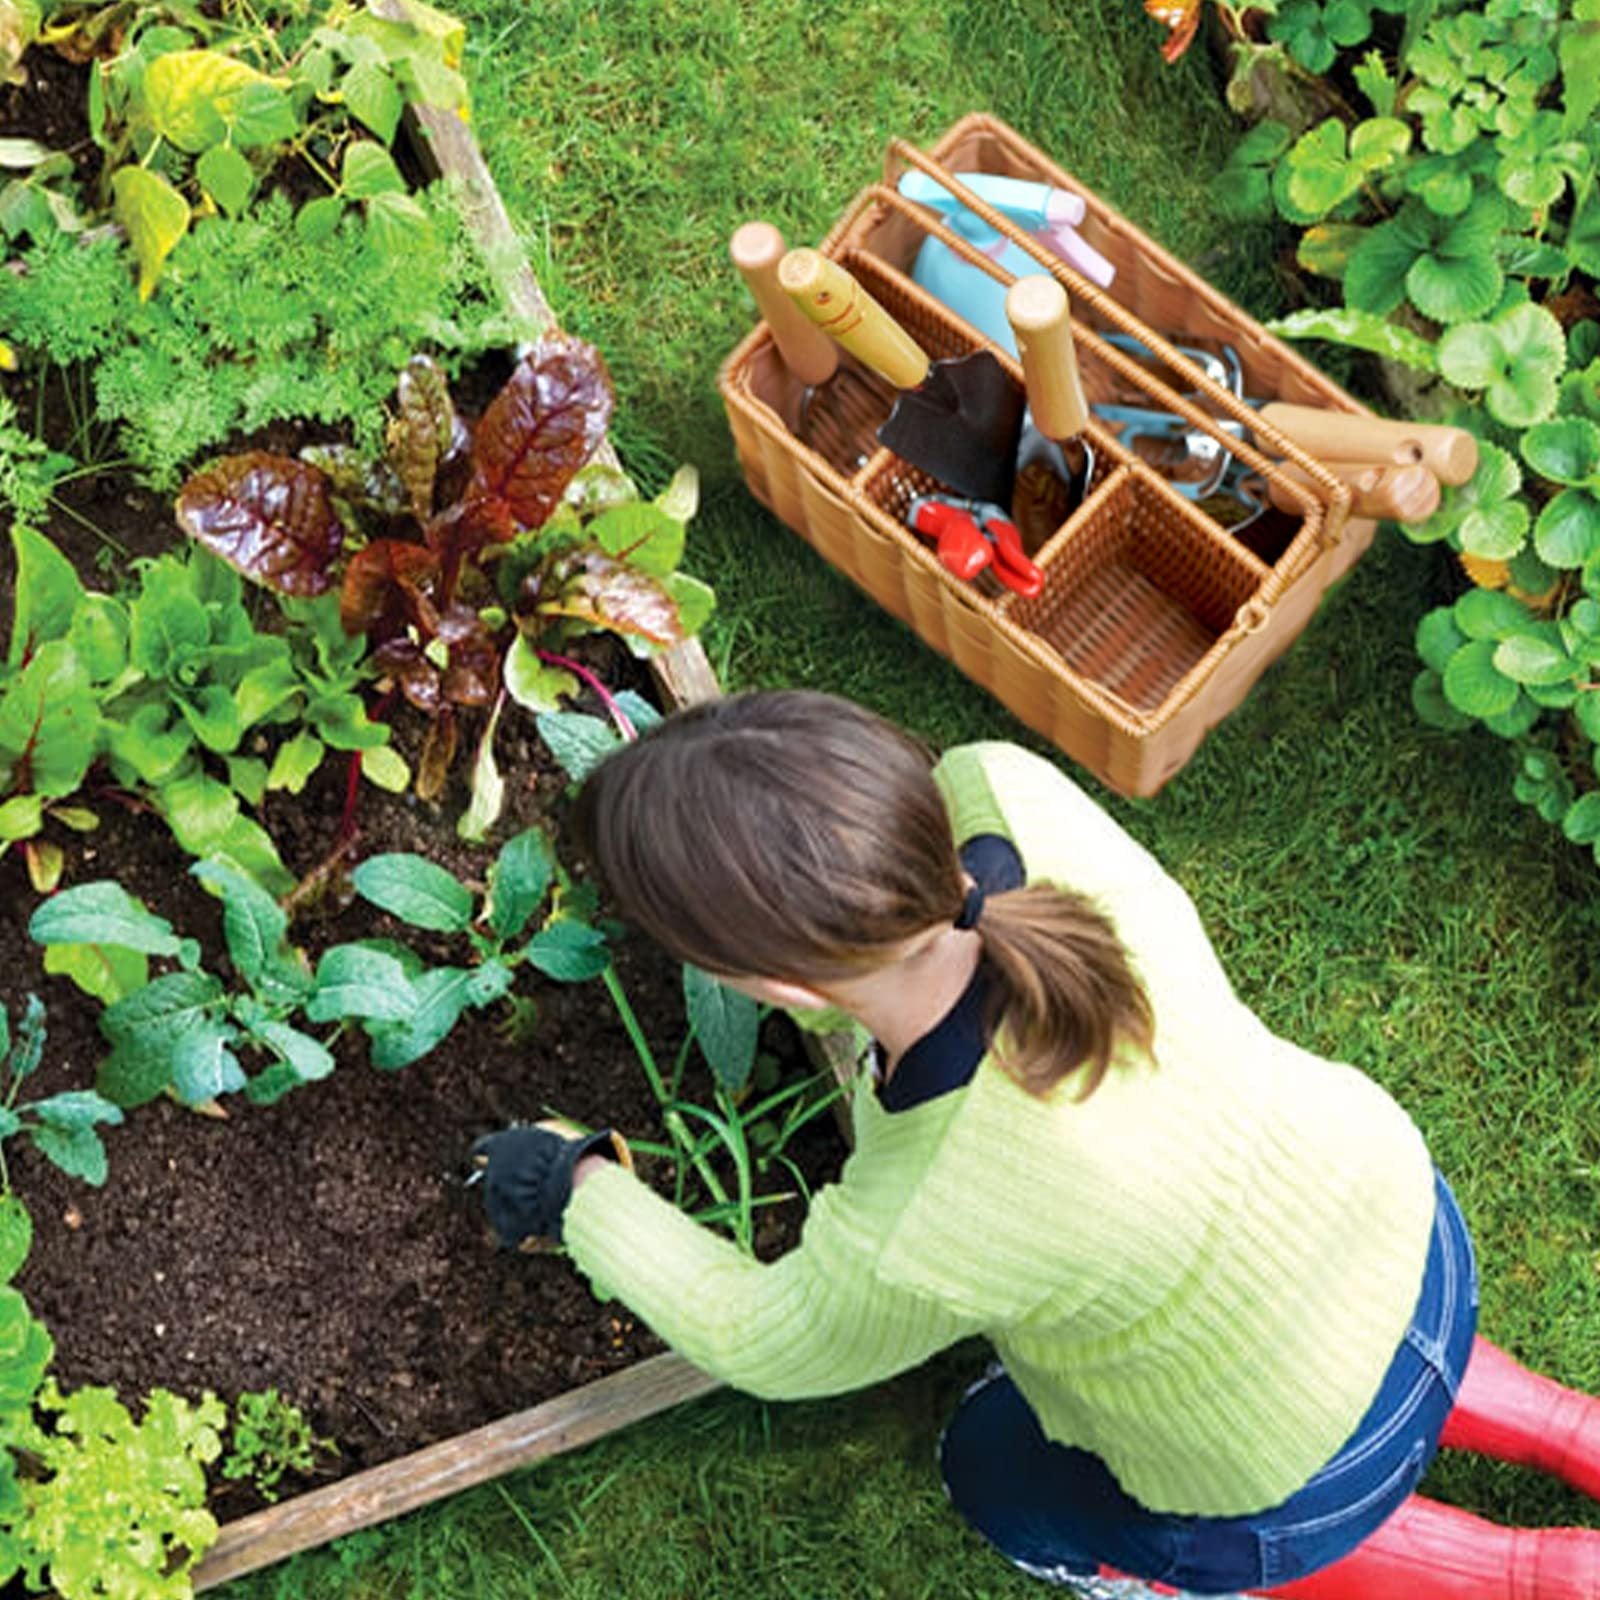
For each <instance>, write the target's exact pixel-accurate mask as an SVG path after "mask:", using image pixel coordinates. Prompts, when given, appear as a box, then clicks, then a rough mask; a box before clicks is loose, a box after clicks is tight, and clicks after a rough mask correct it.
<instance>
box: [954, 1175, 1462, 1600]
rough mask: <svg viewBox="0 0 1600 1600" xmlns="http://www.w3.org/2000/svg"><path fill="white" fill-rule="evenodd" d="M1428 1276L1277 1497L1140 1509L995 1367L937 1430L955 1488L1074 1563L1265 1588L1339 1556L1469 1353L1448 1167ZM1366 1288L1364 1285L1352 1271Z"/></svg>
mask: <svg viewBox="0 0 1600 1600" xmlns="http://www.w3.org/2000/svg"><path fill="white" fill-rule="evenodd" d="M1436 1182H1437V1193H1438V1205H1437V1209H1436V1211H1435V1216H1434V1228H1433V1239H1432V1242H1431V1244H1430V1246H1429V1249H1428V1264H1427V1269H1426V1271H1425V1273H1424V1275H1423V1282H1422V1292H1421V1294H1420V1296H1419V1297H1418V1300H1417V1308H1416V1311H1415V1313H1414V1314H1413V1316H1412V1319H1411V1326H1410V1327H1409V1328H1407V1330H1406V1333H1405V1337H1404V1338H1403V1339H1402V1340H1401V1342H1400V1348H1399V1350H1398V1351H1397V1352H1396V1354H1395V1358H1394V1360H1393V1362H1392V1363H1391V1364H1390V1366H1389V1370H1388V1372H1387V1374H1386V1375H1385V1377H1384V1380H1383V1385H1382V1387H1381V1388H1380V1389H1379V1391H1378V1397H1377V1399H1375V1400H1374V1401H1373V1402H1372V1404H1371V1406H1370V1407H1368V1409H1367V1413H1366V1415H1365V1416H1364V1417H1362V1419H1361V1421H1360V1423H1359V1424H1358V1425H1357V1427H1356V1430H1355V1432H1354V1433H1353V1434H1351V1436H1350V1438H1349V1439H1348V1440H1347V1441H1346V1442H1345V1444H1344V1446H1343V1447H1342V1448H1341V1449H1340V1450H1339V1452H1338V1454H1337V1455H1335V1456H1334V1458H1333V1459H1332V1460H1331V1461H1330V1462H1329V1463H1328V1464H1327V1465H1326V1466H1325V1467H1323V1468H1322V1470H1321V1471H1320V1472H1318V1473H1317V1474H1316V1475H1315V1476H1314V1477H1313V1478H1312V1479H1311V1480H1310V1481H1309V1482H1308V1483H1306V1484H1305V1485H1304V1487H1302V1488H1301V1489H1298V1490H1297V1491H1296V1492H1295V1493H1294V1494H1292V1495H1291V1496H1290V1497H1289V1498H1288V1499H1287V1500H1285V1501H1284V1502H1283V1503H1282V1505H1278V1506H1274V1507H1272V1508H1271V1509H1270V1510H1267V1511H1260V1512H1256V1513H1253V1514H1252V1515H1249V1516H1243V1517H1190V1516H1177V1515H1172V1514H1168V1513H1163V1512H1156V1511H1149V1510H1146V1509H1145V1507H1143V1506H1141V1505H1140V1504H1139V1503H1138V1502H1137V1501H1136V1500H1134V1499H1133V1498H1132V1497H1131V1496H1130V1495H1129V1494H1128V1493H1127V1492H1126V1491H1125V1490H1124V1489H1123V1488H1122V1487H1121V1486H1120V1485H1119V1484H1118V1483H1117V1481H1116V1479H1115V1478H1113V1477H1112V1476H1111V1473H1110V1471H1109V1470H1108V1469H1107V1468H1106V1466H1105V1464H1104V1463H1103V1462H1102V1461H1101V1460H1100V1459H1099V1458H1098V1457H1097V1456H1094V1455H1091V1454H1090V1453H1089V1452H1088V1451H1086V1450H1076V1449H1069V1448H1068V1447H1066V1446H1064V1445H1059V1444H1053V1443H1051V1441H1050V1440H1048V1439H1046V1438H1045V1436H1044V1433H1043V1431H1042V1430H1041V1429H1040V1427H1039V1423H1038V1421H1037V1419H1036V1418H1035V1417H1034V1414H1033V1412H1032V1411H1031V1410H1030V1409H1029V1407H1028V1404H1027V1402H1026V1401H1025V1400H1024V1399H1023V1398H1022V1395H1021V1393H1020V1392H1019V1391H1018V1389H1017V1387H1016V1385H1015V1384H1014V1383H1012V1381H1011V1380H1010V1378H1008V1377H1006V1376H1005V1375H1004V1373H996V1374H994V1375H992V1376H990V1377H987V1378H985V1379H984V1380H982V1381H981V1382H979V1383H978V1384H976V1385H974V1386H973V1388H972V1389H970V1390H969V1391H968V1392H967V1395H966V1397H965V1398H964V1399H963V1400H962V1402H961V1404H960V1406H959V1407H958V1408H957V1410H956V1413H955V1415H954V1416H953V1417H952V1418H951V1419H950V1424H949V1426H948V1427H947V1428H946V1430H945V1434H944V1438H943V1439H942V1440H941V1441H940V1447H939V1456H940V1465H941V1466H942V1468H943V1469H944V1476H945V1483H946V1485H947V1486H948V1488H949V1491H950V1498H951V1500H952V1502H953V1503H954V1504H955V1506H956V1509H957V1510H959V1511H960V1512H961V1513H962V1514H963V1515H964V1516H965V1517H966V1518H967V1520H968V1521H969V1522H971V1523H972V1524H973V1526H974V1527H976V1528H977V1529H978V1531H979V1532H980V1533H982V1534H983V1535H984V1536H985V1537H986V1538H987V1539H989V1540H990V1542H991V1543H993V1544H994V1545H995V1546H997V1547H998V1548H999V1550H1000V1551H1001V1553H1002V1554H1003V1555H1006V1556H1008V1557H1010V1559H1011V1560H1012V1561H1013V1562H1015V1563H1016V1564H1017V1565H1018V1566H1021V1567H1023V1568H1025V1569H1027V1570H1029V1571H1033V1572H1036V1573H1038V1574H1039V1575H1040V1576H1050V1577H1059V1578H1062V1579H1067V1578H1069V1577H1072V1576H1088V1575H1091V1574H1093V1573H1094V1572H1095V1571H1096V1570H1097V1569H1098V1567H1099V1566H1100V1564H1101V1563H1104V1564H1105V1565H1107V1566H1110V1567H1115V1568H1117V1569H1118V1570H1119V1571H1121V1572H1125V1573H1128V1574H1130V1575H1131V1576H1133V1577H1137V1578H1143V1579H1144V1580H1146V1581H1147V1582H1152V1583H1166V1584H1171V1585H1172V1586H1173V1587H1174V1588H1178V1589H1187V1590H1189V1591H1190V1592H1192V1593H1195V1594H1229V1593H1234V1592H1236V1591H1239V1590H1245V1589H1265V1588H1272V1587H1275V1586H1276V1585H1278V1584H1283V1583H1288V1582H1290V1581H1291V1580H1293V1579H1295V1578H1302V1577H1304V1576H1305V1575H1306V1574H1307V1573H1310V1572H1315V1571H1317V1570H1319V1569H1320V1568H1322V1567H1325V1566H1328V1565H1330V1564H1331V1563H1332V1562H1334V1561H1337V1560H1338V1559H1339V1558H1340V1557H1341V1556H1344V1555H1348V1554H1349V1553H1350V1551H1352V1550H1353V1549H1355V1547H1356V1546H1357V1545H1358V1544H1360V1543H1361V1541H1362V1540H1363V1539H1365V1538H1366V1537H1367V1535H1368V1534H1370V1533H1372V1532H1373V1531H1374V1530H1375V1529H1376V1528H1377V1527H1378V1525H1379V1524H1380V1523H1381V1522H1383V1521H1384V1519H1385V1518H1387V1517H1388V1516H1389V1515H1390V1514H1391V1513H1392V1512H1393V1511H1395V1510H1396V1509H1397V1508H1398V1507H1399V1505H1400V1503H1401V1502H1402V1501H1403V1500H1404V1499H1405V1498H1406V1497H1407V1496H1408V1495H1409V1494H1410V1493H1411V1492H1412V1490H1413V1489H1415V1487H1416V1485H1417V1482H1418V1480H1419V1479H1420V1478H1421V1477H1422V1474H1423V1471H1424V1470H1425V1469H1426V1467H1427V1465H1428V1463H1429V1462H1430V1461H1431V1460H1432V1459H1433V1455H1434V1452H1435V1451H1436V1450H1437V1449H1438V1444H1439V1433H1440V1430H1441V1429H1442V1428H1443V1427H1444V1421H1445V1418H1446V1417H1447V1416H1448V1415H1449V1413H1450V1408H1451V1407H1452V1406H1453V1405H1454V1404H1455V1396H1456V1390H1457V1389H1458V1388H1459V1386H1460V1383H1461V1378H1462V1376H1463V1374H1464V1373H1465V1372H1466V1369H1467V1359H1468V1357H1469V1356H1470V1355H1471V1353H1472V1339H1473V1334H1474V1332H1475V1331H1476V1328H1477V1321H1478V1280H1477V1271H1476V1268H1475V1266H1474V1263H1473V1257H1472V1241H1471V1239H1470V1238H1469V1237H1468V1234H1467V1229H1466V1224H1465V1223H1464V1222H1463V1221H1462V1217H1461V1212H1460V1211H1459V1209H1458V1208H1457V1206H1456V1202H1455V1197H1454V1196H1453V1195H1452V1194H1451V1193H1450V1189H1449V1186H1448V1185H1447V1184H1446V1183H1445V1181H1444V1179H1443V1178H1442V1177H1439V1178H1437V1180H1436ZM1352 1292H1353V1293H1359V1292H1360V1291H1359V1287H1358V1286H1352Z"/></svg>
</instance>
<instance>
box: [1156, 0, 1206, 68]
mask: <svg viewBox="0 0 1600 1600" xmlns="http://www.w3.org/2000/svg"><path fill="white" fill-rule="evenodd" d="M1202 3H1203V0H1178V3H1177V4H1176V5H1169V4H1167V3H1166V0H1144V9H1145V12H1146V13H1147V14H1148V15H1149V16H1152V17H1154V18H1155V19H1156V21H1157V22H1159V23H1162V24H1164V25H1165V26H1166V27H1167V28H1169V29H1170V30H1171V32H1170V35H1169V37H1168V39H1167V42H1166V43H1165V44H1164V45H1162V47H1161V54H1162V56H1163V57H1164V58H1165V59H1166V60H1167V61H1176V60H1177V59H1178V57H1179V56H1181V55H1182V54H1183V52H1184V51H1185V50H1187V49H1188V48H1189V46H1190V45H1191V44H1192V43H1193V42H1194V36H1195V32H1196V30H1197V29H1198V28H1199V26H1200V7H1201V4H1202Z"/></svg>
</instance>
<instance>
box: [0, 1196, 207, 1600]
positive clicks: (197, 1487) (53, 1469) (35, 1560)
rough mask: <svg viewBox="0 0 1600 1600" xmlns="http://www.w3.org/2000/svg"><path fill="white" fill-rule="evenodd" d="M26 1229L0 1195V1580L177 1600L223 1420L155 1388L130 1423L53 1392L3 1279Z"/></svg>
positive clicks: (90, 1398)
mask: <svg viewBox="0 0 1600 1600" xmlns="http://www.w3.org/2000/svg"><path fill="white" fill-rule="evenodd" d="M32 1238H33V1225H32V1222H31V1220H30V1219H29V1217H28V1213H27V1210H26V1208H25V1207H24V1206H23V1205H22V1203H21V1202H20V1201H19V1200H18V1199H17V1198H16V1197H15V1196H14V1195H12V1194H9V1193H8V1194H5V1195H3V1196H0V1285H3V1287H0V1583H10V1582H11V1581H13V1580H18V1581H20V1583H21V1584H22V1585H23V1586H24V1588H25V1589H26V1591H27V1592H29V1593H40V1592H44V1591H46V1590H48V1592H50V1593H52V1594H56V1595H60V1596H61V1597H62V1600H186V1597H187V1596H188V1595H189V1594H190V1593H191V1592H192V1589H191V1585H190V1581H189V1577H190V1574H191V1572H192V1571H193V1569H194V1566H195V1564H196V1562H198V1561H199V1559H200V1557H201V1556H202V1555H204V1554H205V1552H206V1550H207V1549H208V1548H209V1547H210V1546H211V1544H212V1543H213V1542H214V1541H215V1539H216V1537H217V1524H216V1519H215V1518H214V1517H212V1515H211V1514H210V1512H208V1511H207V1510H206V1509H205V1499H206V1479H205V1469H206V1466H207V1465H208V1464H209V1463H210V1462H212V1461H215V1460H216V1459H217V1457H218V1455H219V1454H220V1453H221V1449H222V1441H221V1436H220V1432H219V1430H220V1429H221V1427H222V1426H223V1423H224V1422H225V1420H226V1415H227V1413H226V1411H225V1409H224V1407H223V1406H222V1404H221V1402H220V1401H218V1400H217V1399H216V1398H215V1397H214V1396H212V1395H209V1394H207V1395H205V1396H203V1397H202V1398H201V1399H200V1400H199V1401H198V1402H191V1401H189V1400H184V1399H182V1398H180V1397H179V1396H177V1395H174V1394H171V1393H169V1392H168V1391H166V1390H164V1389H157V1390H155V1391H154V1392H153V1393H152V1394H150V1395H149V1396H148V1398H147V1399H146V1401H145V1403H144V1407H143V1415H142V1416H141V1417H140V1419H139V1420H138V1421H135V1420H134V1418H133V1416H132V1414H131V1413H130V1412H129V1410H128V1408H127V1407H126V1406H125V1405H124V1404H123V1403H122V1402H121V1401H120V1400H119V1399H118V1398H117V1396H116V1395H115V1394H114V1393H113V1392H112V1391H111V1390H110V1389H104V1388H83V1389H78V1390H76V1391H75V1392H73V1393H72V1394H70V1395H68V1394H63V1393H62V1391H61V1389H60V1387H59V1386H58V1385H57V1383H56V1381H55V1379H54V1378H53V1377H51V1376H50V1375H49V1369H50V1364H51V1362H52V1360H53V1359H54V1354H55V1347H54V1343H53V1342H52V1340H51V1338H50V1334H49V1332H48V1331H47V1330H46V1328H45V1327H44V1325H43V1324H42V1323H41V1322H40V1321H39V1320H38V1319H37V1318H36V1317H35V1316H34V1315H33V1314H32V1312H31V1310H30V1309H29V1307H28V1303H27V1301H26V1300H25V1299H24V1298H23V1296H22V1295H21V1293H19V1292H18V1290H17V1289H16V1288H14V1287H13V1286H12V1285H11V1283H10V1280H11V1279H12V1278H13V1277H14V1276H15V1275H16V1273H17V1271H18V1270H19V1269H20V1267H21V1266H22V1264H23V1262H24V1261H25V1260H26V1259H27V1255H28V1251H29V1248H30V1246H31V1243H32Z"/></svg>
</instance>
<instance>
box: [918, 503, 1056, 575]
mask: <svg viewBox="0 0 1600 1600" xmlns="http://www.w3.org/2000/svg"><path fill="white" fill-rule="evenodd" d="M906 522H907V524H908V525H909V526H910V527H911V528H913V529H914V530H915V531H916V532H917V533H920V534H921V535H922V537H923V538H924V539H928V540H931V541H932V543H933V547H934V552H935V554H936V555H937V556H938V558H939V564H940V565H941V566H942V567H944V568H945V569H946V571H948V572H953V573H954V574H955V575H956V576H957V577H958V578H961V579H963V580H964V581H967V582H970V581H971V580H972V579H973V578H976V577H977V576H978V574H979V573H980V572H983V571H985V570H986V569H987V570H989V571H992V572H993V573H994V575H995V577H996V578H998V579H999V581H1000V582H1001V583H1003V584H1004V585H1005V586H1006V588H1008V589H1010V590H1012V591H1013V592H1014V593H1016V594H1020V595H1021V596H1022V597H1023V598H1024V599H1027V600H1031V599H1032V598H1033V597H1034V596H1035V595H1036V594H1038V593H1039V591H1040V590H1041V589H1042V588H1043V587H1044V574H1043V573H1042V572H1041V571H1040V570H1039V568H1038V567H1037V566H1035V565H1034V563H1033V562H1032V561H1030V560H1029V559H1028V555H1027V552H1026V551H1025V550H1024V549H1023V548H1022V535H1021V534H1019V533H1018V532H1017V525H1016V524H1015V523H1014V522H1013V521H1012V520H1011V519H1010V517H1008V516H1007V515H1006V514H1005V512H1003V511H1002V510H1001V509H1000V508H999V506H996V505H990V504H988V503H987V502H985V501H982V500H959V499H956V498H954V497H952V496H949V495H938V494H922V495H918V496H917V498H916V499H915V500H913V501H912V502H911V505H910V506H909V508H908V509H907V511H906Z"/></svg>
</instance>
